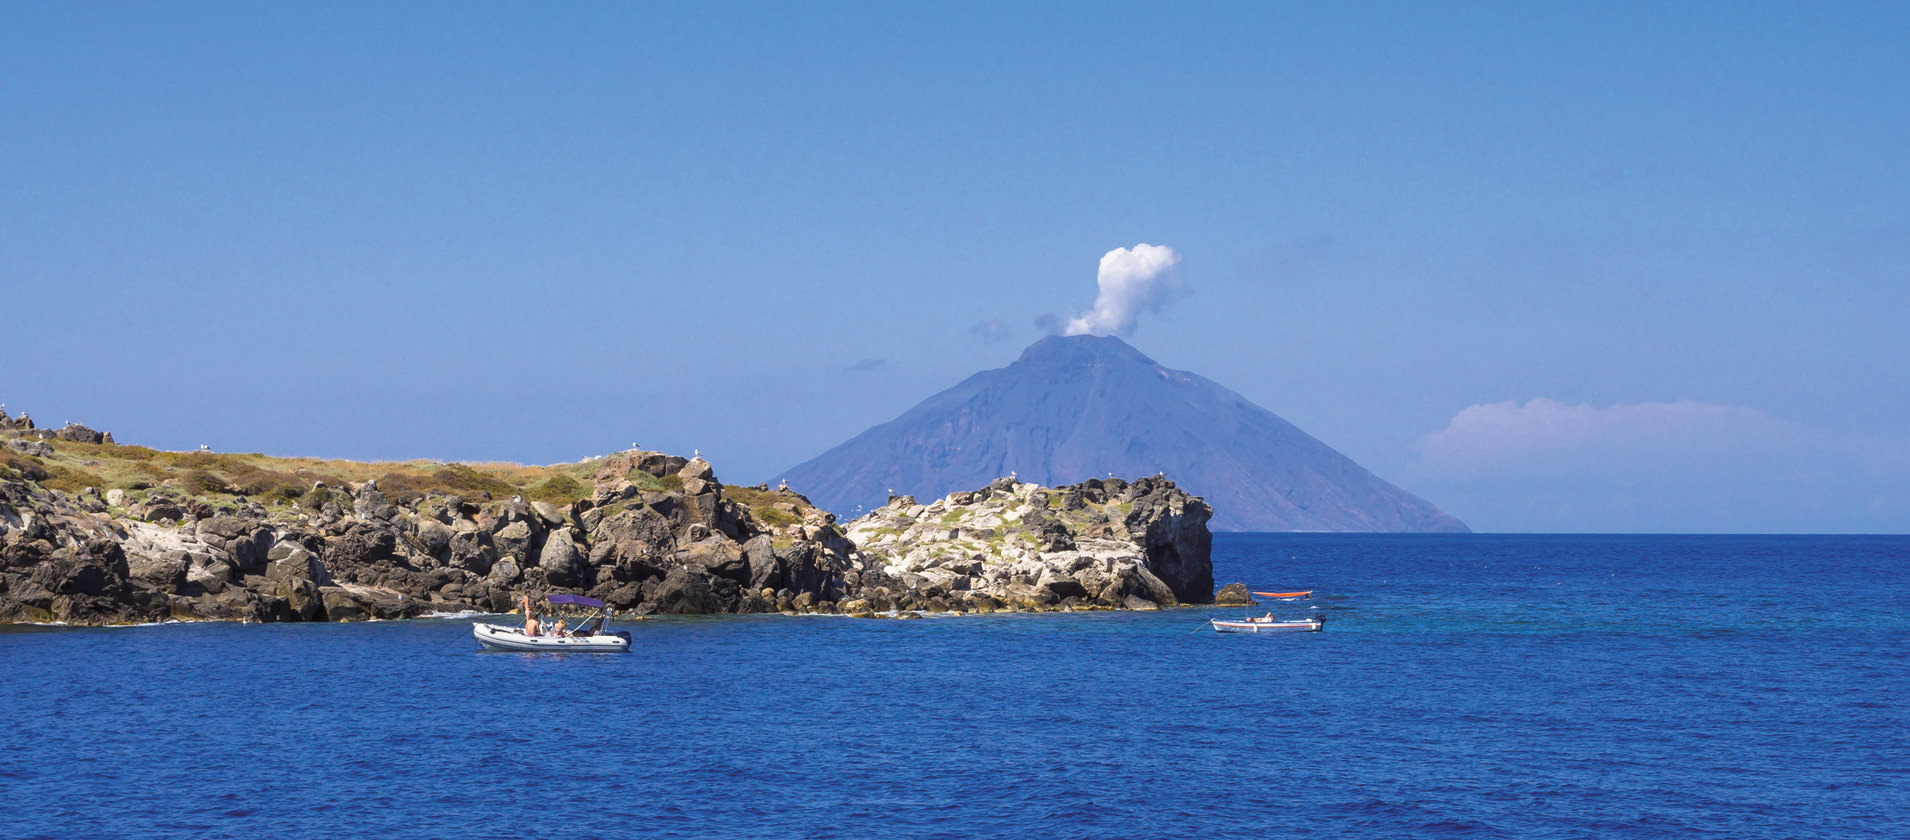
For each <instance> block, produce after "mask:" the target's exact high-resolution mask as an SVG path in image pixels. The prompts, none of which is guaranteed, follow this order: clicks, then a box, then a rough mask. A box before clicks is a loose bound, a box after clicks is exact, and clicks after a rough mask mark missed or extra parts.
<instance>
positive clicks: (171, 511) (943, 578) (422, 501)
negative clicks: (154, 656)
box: [0, 412, 1213, 624]
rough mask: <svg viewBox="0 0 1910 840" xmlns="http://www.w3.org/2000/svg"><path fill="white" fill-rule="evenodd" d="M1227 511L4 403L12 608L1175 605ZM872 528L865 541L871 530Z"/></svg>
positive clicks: (353, 610) (3, 526) (1201, 568)
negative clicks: (895, 485)
mask: <svg viewBox="0 0 1910 840" xmlns="http://www.w3.org/2000/svg"><path fill="white" fill-rule="evenodd" d="M1211 515H1212V511H1211V509H1210V508H1209V507H1208V506H1207V505H1206V503H1204V502H1203V501H1201V500H1200V499H1198V498H1195V497H1193V496H1191V495H1189V494H1187V493H1185V492H1183V491H1182V490H1180V489H1179V488H1177V487H1176V486H1175V485H1174V483H1173V482H1172V481H1169V480H1167V479H1165V478H1157V477H1150V478H1142V479H1138V480H1135V481H1132V482H1130V481H1123V480H1120V479H1110V480H1099V479H1097V480H1091V481H1087V482H1083V483H1078V484H1075V485H1073V486H1067V487H1056V488H1048V487H1041V486H1038V485H1035V484H1030V483H1024V482H1021V481H1017V480H1015V479H1014V478H1001V479H997V480H993V481H987V482H981V483H980V484H979V485H978V486H976V487H974V488H971V489H968V490H965V491H962V492H958V493H954V494H951V495H950V496H948V497H947V498H944V499H939V500H930V501H929V502H928V503H927V504H918V503H917V501H916V500H915V499H914V498H913V497H908V496H898V497H895V498H891V499H889V500H887V502H886V503H885V504H884V505H883V506H882V507H881V509H880V510H878V511H876V512H874V513H872V514H871V515H870V516H869V517H867V518H866V519H865V520H864V521H862V522H858V523H853V524H851V525H850V526H848V529H845V527H844V526H843V525H841V524H839V523H838V522H837V521H836V517H835V516H834V515H833V514H831V513H829V512H828V511H825V510H822V509H820V508H818V507H816V506H815V505H813V504H811V503H810V502H809V500H808V499H807V498H805V497H804V496H802V495H800V494H798V493H796V492H794V491H793V490H790V489H788V488H782V487H779V488H776V489H771V488H769V487H767V486H763V485H757V486H754V487H736V486H729V485H724V484H723V483H721V482H720V481H718V480H717V478H716V475H715V472H714V470H713V468H712V467H711V465H710V464H709V463H708V462H707V461H704V460H703V459H701V458H683V457H681V456H676V455H668V454H663V453H658V452H645V451H628V452H620V453H613V454H610V455H605V456H602V457H596V458H588V459H585V460H582V461H579V462H576V463H571V464H557V465H551V466H541V467H540V466H523V465H516V464H458V463H438V462H429V461H408V462H386V463H376V462H357V461H340V460H322V459H314V458H280V457H270V456H265V455H260V454H247V455H239V454H229V453H219V452H212V451H203V450H202V451H194V452H165V451H158V450H153V449H149V448H146V447H142V446H126V445H120V444H119V443H118V442H116V441H115V440H113V437H112V435H110V434H106V433H102V432H98V431H95V430H93V429H90V428H86V427H84V426H77V425H68V426H66V427H63V428H61V429H58V430H48V429H40V428H37V427H36V426H35V424H34V423H33V422H32V421H31V420H30V419H29V418H27V417H26V416H25V415H22V416H21V417H19V418H10V417H7V416H6V415H5V414H4V412H0V622H65V623H70V624H110V623H137V622H151V621H167V620H188V621H193V620H225V621H353V620H364V619H373V618H377V619H389V618H406V617H413V616H419V615H425V614H430V613H444V612H459V611H482V612H505V611H508V610H510V609H511V608H512V605H513V599H514V597H515V596H516V595H517V594H519V593H522V592H526V591H529V592H532V593H537V594H544V593H552V592H569V593H582V594H588V595H590V596H592V597H596V598H600V599H603V600H604V601H606V602H607V603H609V604H610V605H611V606H613V607H615V608H617V609H618V610H619V611H622V612H627V613H635V614H638V615H643V614H658V613H679V614H680V613H761V612H789V613H803V612H837V613H844V614H850V615H861V616H874V615H878V614H895V615H905V616H906V615H913V613H914V611H963V612H992V611H998V610H1067V609H1109V608H1112V609H1158V608H1160V607H1163V606H1171V605H1175V604H1180V603H1186V602H1195V603H1199V602H1206V601H1209V600H1211V599H1212V594H1213V592H1212V590H1213V574H1212V568H1213V567H1212V562H1211V557H1210V550H1211V546H1212V538H1211V535H1210V534H1209V532H1208V529H1207V521H1208V519H1209V517H1210V516H1211ZM852 535H853V538H852Z"/></svg>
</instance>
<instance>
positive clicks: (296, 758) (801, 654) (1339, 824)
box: [0, 535, 1910, 840]
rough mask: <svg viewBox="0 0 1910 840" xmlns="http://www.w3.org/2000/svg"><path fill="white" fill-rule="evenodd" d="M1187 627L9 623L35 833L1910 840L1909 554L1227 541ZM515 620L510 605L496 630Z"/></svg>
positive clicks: (1681, 546)
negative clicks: (508, 635) (512, 642)
mask: <svg viewBox="0 0 1910 840" xmlns="http://www.w3.org/2000/svg"><path fill="white" fill-rule="evenodd" d="M1215 553H1216V556H1215V562H1214V565H1215V577H1216V579H1217V580H1219V581H1221V582H1229V581H1235V580H1238V581H1244V582H1246V583H1248V584H1249V585H1251V586H1253V587H1255V588H1261V589H1266V588H1275V589H1282V590H1285V589H1312V590H1314V591H1315V597H1314V599H1313V600H1312V601H1301V602H1297V603H1280V604H1277V605H1274V606H1273V607H1272V609H1273V611H1274V612H1275V614H1276V615H1282V616H1284V615H1299V614H1303V613H1316V614H1324V615H1325V616H1327V625H1326V631H1325V632H1323V633H1317V634H1312V633H1290V634H1270V635H1261V636H1238V635H1220V634H1216V633H1214V632H1212V631H1210V630H1207V629H1205V624H1204V621H1205V618H1206V617H1207V616H1209V615H1228V614H1232V615H1239V613H1240V611H1239V610H1237V609H1236V610H1232V611H1228V610H1219V609H1209V608H1194V609H1183V610H1172V611H1167V612H1161V613H1083V614H1074V615H1066V614H1059V615H1056V614H1050V615H1002V616H965V617H930V618H928V619H925V620H920V621H879V620H856V619H847V618H836V617H786V616H755V617H711V618H677V619H662V620H649V621H643V622H635V623H631V624H628V625H626V629H629V630H631V631H632V632H633V634H634V636H635V640H636V643H635V645H634V652H633V653H630V654H624V655H578V654H573V655H552V654H543V655H533V654H503V653H481V652H479V651H478V650H477V647H476V645H475V643H474V642H473V641H472V639H471V634H470V624H471V619H470V618H448V619H435V620H419V621H404V622H384V623H371V624H354V625H268V626H256V625H255V626H235V625H167V626H153V627H136V628H114V629H65V628H10V629H6V630H4V631H0V736H4V744H5V750H4V752H3V753H0V837H5V838H12V840H26V839H27V838H60V839H61V840H67V838H92V837H99V838H132V837H152V838H223V837H233V838H254V837H298V838H307V837H309V838H321V837H322V838H338V837H392V838H413V837H416V838H460V837H530V838H537V840H545V839H546V838H548V839H549V840H557V838H565V837H580V838H581V837H763V838H793V837H843V838H863V837H901V838H942V837H946V838H966V837H990V838H1031V837H1040V838H1075V837H1081V838H1103V837H1109V838H1125V837H1175V838H1180V837H1192V838H1254V840H1265V838H1281V837H1333V838H1398V837H1505V838H1631V837H1638V838H1658V837H1677V838H1705V837H1716V838H1796V837H1803V838H1814V837H1822V838H1859V837H1880V838H1903V837H1910V657H1907V656H1906V652H1907V651H1910V618H1906V614H1907V613H1910V573H1907V570H1910V538H1904V537H1656V536H1653V537H1606V536H1483V535H1481V536H1473V535H1441V536H1384V535H1362V536H1327V535H1220V536H1218V537H1217V538H1216V541H1215ZM499 620H500V621H502V620H504V619H499Z"/></svg>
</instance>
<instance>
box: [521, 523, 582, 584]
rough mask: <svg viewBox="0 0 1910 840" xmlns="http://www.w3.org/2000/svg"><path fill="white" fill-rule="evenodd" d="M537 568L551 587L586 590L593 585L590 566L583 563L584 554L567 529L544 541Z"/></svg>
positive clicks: (556, 532) (556, 531) (555, 532)
mask: <svg viewBox="0 0 1910 840" xmlns="http://www.w3.org/2000/svg"><path fill="white" fill-rule="evenodd" d="M512 527H518V526H516V525H513V526H512ZM537 567H538V568H540V569H543V570H544V579H545V580H546V581H548V582H549V583H550V585H552V586H556V587H561V588H564V589H586V588H589V587H590V585H591V584H592V583H594V581H592V580H591V577H592V575H591V567H590V564H588V563H586V562H585V560H584V553H583V551H582V549H579V548H578V547H577V541H576V538H575V537H573V536H572V535H571V532H570V529H569V528H559V529H557V530H555V531H552V532H551V534H550V536H549V537H546V538H545V539H544V550H543V551H542V552H540V553H539V554H538V556H537Z"/></svg>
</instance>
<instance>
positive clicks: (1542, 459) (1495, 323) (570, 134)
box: [0, 2, 1910, 532]
mask: <svg viewBox="0 0 1910 840" xmlns="http://www.w3.org/2000/svg"><path fill="white" fill-rule="evenodd" d="M813 5H814V4H784V3H769V4H761V5H737V6H732V5H719V4H706V3H694V4H670V5H661V4H659V5H646V4H622V3H619V4H607V5H586V4H562V5H557V6H552V5H550V4H520V5H507V4H501V3H485V4H428V3H406V4H388V3H377V4H365V5H348V4H319V5H318V6H317V7H311V8H306V7H298V6H293V5H290V4H256V3H248V4H233V5H212V4H196V3H195V4H185V5H174V4H161V3H151V4H115V5H108V6H91V5H81V4H53V3H19V2H0V312H4V315H0V323H3V324H4V325H5V331H4V335H3V336H0V400H4V401H5V402H6V403H8V407H7V409H8V411H10V412H13V413H18V412H19V411H20V410H22V409H24V410H27V411H29V412H31V413H32V414H33V415H34V417H35V419H36V420H38V421H40V422H42V423H43V424H58V423H60V422H63V421H65V420H74V421H77V422H84V423H87V424H89V425H93V426H96V427H100V428H105V429H109V430H111V431H113V432H114V433H115V434H116V435H117V436H118V437H119V439H120V440H122V441H124V442H138V443H144V444H148V445H152V446H158V447H162V448H191V447H195V446H198V445H200V444H202V443H203V444H207V445H210V446H212V447H213V448H215V449H220V450H228V451H264V452H268V453H274V454H310V455H325V456H335V457H352V458H416V457H428V458H441V459H458V460H488V459H500V460H515V461H526V462H554V461H567V460H575V459H577V458H581V457H584V456H588V455H592V454H598V453H603V452H607V451H611V450H616V449H622V448H624V447H627V446H628V445H630V444H631V443H633V442H634V443H638V444H641V445H642V446H644V447H646V448H660V449H665V450H669V451H674V452H682V453H688V452H689V451H690V450H692V449H701V450H702V451H703V452H704V453H705V454H706V455H708V456H709V457H711V458H712V460H713V461H714V462H715V464H716V466H717V470H718V474H719V476H720V477H722V478H723V479H724V480H727V481H732V482H755V481H760V480H769V481H774V480H776V479H777V478H778V477H779V476H778V475H777V473H778V471H780V470H782V469H784V468H786V467H788V466H791V465H793V464H795V463H797V462H799V461H802V460H805V459H807V458H809V457H811V456H812V455H814V454H816V453H818V452H820V451H822V450H823V449H825V448H827V447H829V446H831V445H833V444H835V443H838V442H840V441H842V440H844V439H846V438H848V437H849V436H851V435H853V434H855V433H857V432H859V431H861V430H862V429H864V428H866V427H868V426H870V425H873V424H875V423H878V422H882V421H885V420H887V419H889V418H891V417H893V416H894V415H896V414H897V413H899V412H900V411H902V410H904V409H906V408H907V407H908V406H910V405H912V404H914V403H915V402H917V401H919V400H920V399H922V398H923V397H926V396H928V395H929V394H932V393H934V392H936V391H939V390H941V389H942V388H944V387H947V386H948V385H951V384H953V383H954V382H956V381H958V380H960V379H961V378H962V377H964V376H967V375H968V374H970V373H972V372H974V371H976V370H979V369H982V368H987V367H998V366H1001V365H1003V364H1006V363H1007V362H1009V361H1011V360H1012V359H1013V358H1014V357H1015V356H1016V355H1017V354H1019V352H1020V350H1021V349H1022V347H1023V346H1025V345H1026V344H1028V343H1030V342H1032V341H1033V340H1035V339H1036V338H1038V337H1040V335H1041V333H1040V331H1039V330H1038V329H1037V328H1036V327H1035V325H1034V324H1035V319H1036V318H1037V317H1039V316H1041V315H1044V314H1047V315H1054V316H1057V317H1060V318H1067V317H1070V316H1074V315H1077V314H1079V313H1081V312H1082V311H1084V310H1086V309H1088V308H1089V307H1090V306H1091V305H1092V304H1093V302H1094V297H1095V267H1096V262H1097V260H1099V258H1100V256H1101V255H1102V254H1103V253H1105V252H1107V251H1108V250H1110V249H1113V248H1116V247H1125V246H1132V245H1135V244H1138V243H1143V242H1145V243H1152V244H1160V245H1168V246H1171V247H1173V248H1174V249H1175V250H1176V251H1178V252H1179V253H1180V255H1181V257H1182V260H1181V262H1180V263H1179V265H1178V267H1177V268H1176V272H1175V278H1176V280H1177V282H1178V283H1179V285H1180V287H1181V288H1182V289H1183V294H1181V295H1180V296H1179V297H1178V298H1177V299H1176V300H1174V301H1173V302H1172V303H1171V304H1170V305H1168V306H1167V307H1166V308H1164V309H1162V310H1161V311H1160V312H1158V313H1154V314H1150V315H1148V316H1146V317H1144V318H1143V319H1142V320H1141V321H1140V323H1139V326H1138V328H1137V329H1136V331H1135V332H1134V333H1133V334H1132V335H1131V336H1129V341H1131V342H1132V343H1133V344H1134V345H1135V346H1137V347H1139V348H1140V349H1142V350H1143V351H1145V352H1147V353H1149V354H1150V355H1152V356H1154V357H1155V358H1156V359H1158V360H1160V361H1161V362H1162V363H1164V364H1167V365H1168V366H1170V367H1176V368H1183V369H1188V370H1193V371H1196V372H1199V373H1201V374H1203V375H1205V376H1207V377H1209V378H1211V379H1214V380H1216V381H1218V382H1220V383H1221V384H1223V385H1227V386H1228V387H1231V388H1233V389H1235V390H1237V391H1240V392H1241V393H1242V394H1244V395H1246V396H1247V397H1249V398H1250V399H1252V400H1254V401H1256V402H1258V403H1260V404H1261V405H1263V406H1266V407H1267V408H1269V409H1271V410H1273V411H1274V412H1276V413H1278V414H1280V415H1282V416H1284V417H1286V418H1287V419H1289V420H1292V421H1293V422H1294V423H1296V424H1297V425H1299V426H1300V427H1301V428H1303V429H1306V430H1307V431H1309V432H1311V433H1312V434H1314V435H1315V436H1316V437H1319V438H1321V439H1322V440H1324V441H1326V442H1327V443H1328V444H1330V445H1333V446H1335V447H1337V448H1339V449H1340V450H1341V451H1343V452H1345V453H1347V454H1348V455H1350V456H1352V457H1353V458H1354V459H1355V460H1358V461H1360V462H1361V463H1362V464H1364V465H1366V466H1367V467H1368V468H1370V469H1372V470H1373V471H1374V472H1377V473H1378V474H1380V475H1381V476H1382V477H1385V478H1388V479H1390V480H1393V481H1395V482H1396V483H1399V484H1401V485H1403V486H1405V487H1407V488H1408V489H1410V490H1413V491H1415V492H1417V493H1419V494H1420V495H1422V496H1425V497H1426V498H1428V499H1430V500H1431V501H1433V502H1434V503H1435V504H1438V505H1440V506H1441V507H1443V508H1444V509H1446V510H1448V511H1450V512H1451V513H1453V514H1455V515H1457V516H1459V517H1460V518H1462V519H1464V520H1466V521H1467V522H1468V523H1470V524H1471V525H1472V526H1473V527H1474V528H1475V529H1478V530H1493V531H1518V530H1541V531H1546V530H1568V531H1893V532H1902V531H1906V530H1910V424H1906V422H1905V418H1910V329H1906V323H1910V50H1907V49H1906V48H1905V46H1904V45H1905V44H1910V6H1906V5H1904V4H1900V3H1883V4H1874V5H1863V4H1857V5H1853V4H1797V5H1778V4H1765V3H1756V4H1747V3H1722V4H1716V5H1707V4H1660V3H1640V4H1630V5H1628V4H1584V5H1581V6H1577V7H1568V6H1564V5H1563V4H1533V3H1507V4H1503V5H1493V4H1430V3H1400V4H1377V5H1367V4H1354V3H1344V4H1342V3H1331V4H1328V3H1305V4H1293V5H1281V4H1253V3H1242V4H1220V5H1192V6H1190V5H1189V4H1180V3H1176V4H1163V5H1122V4H1108V3H1094V4H1081V5H1062V4H1054V5H1047V6H1042V7H1040V8H1037V9H1034V10H1030V9H1027V8H1024V4H1000V5H973V4H964V5H947V6H927V5H916V4H895V5H893V6H891V5H886V4H846V5H843V6H839V7H834V8H812V6H813Z"/></svg>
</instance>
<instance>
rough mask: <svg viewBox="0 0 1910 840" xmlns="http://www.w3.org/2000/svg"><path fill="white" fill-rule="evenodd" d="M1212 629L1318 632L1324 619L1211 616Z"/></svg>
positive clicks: (1249, 631)
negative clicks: (1270, 619)
mask: <svg viewBox="0 0 1910 840" xmlns="http://www.w3.org/2000/svg"><path fill="white" fill-rule="evenodd" d="M1208 621H1211V622H1213V625H1214V630H1215V631H1217V632H1221V633H1292V632H1300V633H1318V632H1320V629H1321V628H1323V627H1325V626H1326V621H1325V620H1324V619H1318V618H1309V619H1303V620H1299V621H1229V620H1227V619H1221V618H1212V619H1208Z"/></svg>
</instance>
